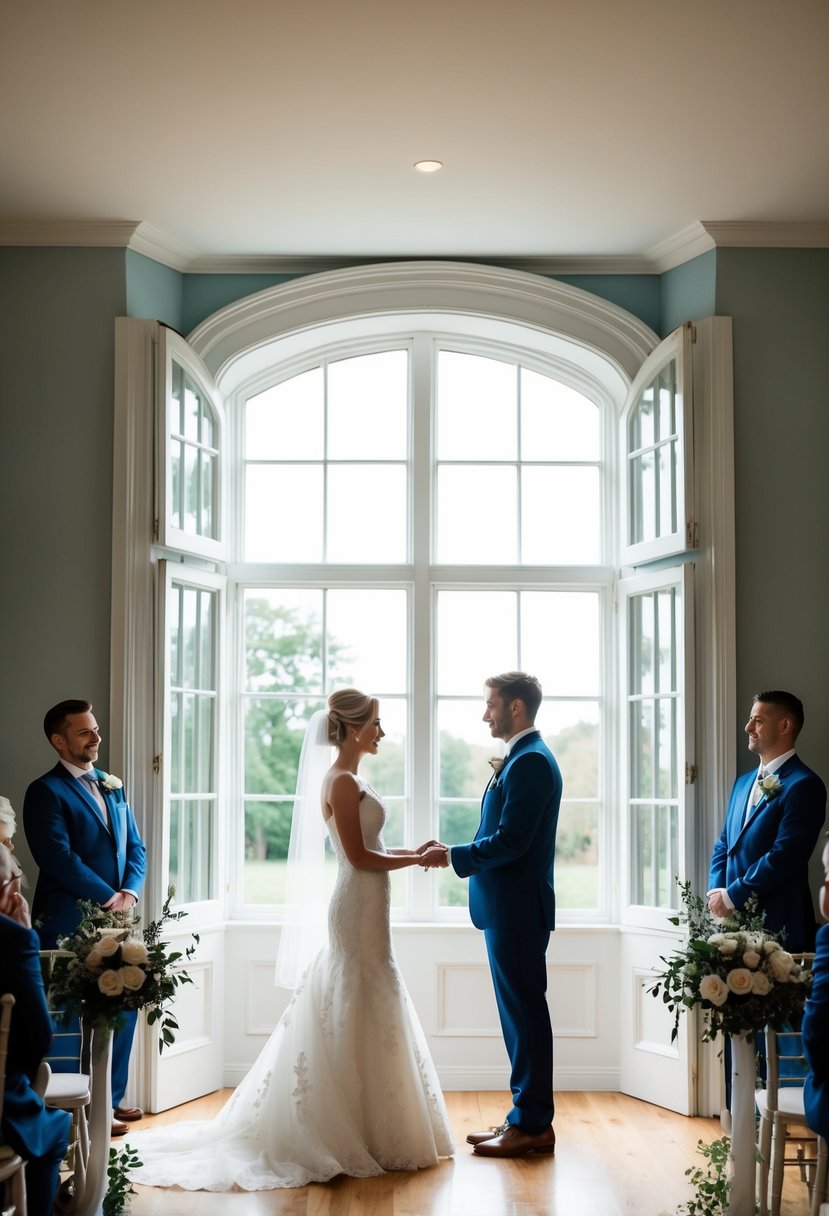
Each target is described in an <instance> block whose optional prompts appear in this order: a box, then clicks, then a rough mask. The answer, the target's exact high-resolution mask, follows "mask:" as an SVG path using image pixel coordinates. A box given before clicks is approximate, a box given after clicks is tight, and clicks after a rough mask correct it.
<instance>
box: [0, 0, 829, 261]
mask: <svg viewBox="0 0 829 1216" xmlns="http://www.w3.org/2000/svg"><path fill="white" fill-rule="evenodd" d="M827 58H829V2H827V0H794V2H791V0H789V2H788V3H787V2H786V0H694V2H693V3H684V4H683V3H679V0H626V2H625V0H512V3H504V2H500V3H495V2H494V0H418V3H401V2H400V0H339V2H338V3H334V0H163V3H162V2H161V0H142V3H141V4H140V5H139V4H128V3H126V2H125V0H72V3H67V2H66V0H36V2H34V3H32V2H30V3H25V0H4V2H3V3H2V6H0V116H2V117H0V243H5V244H39V243H70V242H69V239H68V237H67V238H65V239H64V238H61V236H60V234H61V233H64V234H67V233H71V232H75V233H76V235H77V236H78V239H77V243H79V244H87V243H88V244H92V243H100V244H108V243H109V244H116V243H119V242H121V243H125V244H126V243H132V244H133V246H134V247H139V248H142V247H143V248H144V250H145V251H152V247H153V245H154V247H155V248H157V249H158V250H159V251H160V252H159V254H158V256H159V258H160V260H166V261H167V262H168V263H169V264H170V265H173V264H179V265H181V266H182V267H185V266H191V267H193V268H195V269H207V268H210V267H214V268H224V269H231V268H234V267H238V268H244V267H245V266H250V267H253V266H254V265H260V264H261V265H265V264H266V263H269V264H273V265H274V266H278V265H279V264H280V262H281V263H283V264H285V265H289V264H290V263H291V261H292V260H293V261H303V260H305V261H307V262H309V263H313V262H314V260H315V259H316V260H323V261H324V260H326V259H329V260H330V259H335V260H336V259H340V260H349V259H354V260H366V259H372V258H374V259H376V258H408V257H429V258H445V257H469V258H474V259H477V260H498V259H501V260H509V261H512V262H515V263H520V262H521V261H522V260H523V261H532V260H533V259H536V260H539V259H541V260H543V259H548V260H553V261H554V260H555V259H559V261H561V263H562V265H564V266H566V265H567V264H568V263H569V264H572V265H573V266H575V265H576V264H577V263H578V262H579V260H580V259H581V260H582V261H584V264H585V266H586V267H589V266H590V265H596V266H599V265H600V264H604V265H606V266H608V267H612V266H614V265H616V266H617V267H618V268H623V267H624V266H625V265H630V266H634V265H636V264H637V263H636V260H637V259H640V260H641V259H643V258H645V259H650V260H651V262H653V261H654V259H656V261H657V262H658V260H659V256H660V254H661V255H663V256H664V255H665V254H666V251H669V250H671V249H672V248H674V247H676V248H679V247H681V246H683V244H687V243H688V242H689V241H690V242H691V244H693V241H694V240H698V239H699V238H700V236H701V235H703V234H704V235H705V237H706V239H707V240H708V241H709V244H714V243H737V244H739V243H767V244H769V243H772V244H773V243H778V244H805V245H809V244H812V245H814V244H824V245H825V244H829V134H828V133H829V83H827V82H829V70H827ZM423 158H433V159H438V160H441V161H443V162H444V168H443V169H442V170H441V172H439V173H436V174H433V175H430V176H426V175H422V174H419V173H417V172H415V171H414V169H413V167H412V166H413V162H415V161H417V160H420V159H423ZM139 225H140V227H138V226H139ZM107 233H109V234H110V237H111V238H112V239H105V238H106V234H107ZM136 233H137V234H138V237H143V241H144V245H143V246H142V245H141V243H140V241H137V240H136V239H134V238H135V235H136ZM729 233H730V234H731V236H732V237H733V238H734V239H732V240H728V239H727V237H728V234H729ZM38 234H40V237H39V236H38ZM84 234H86V235H85V236H84ZM101 234H103V236H102V235H101ZM124 234H126V235H124ZM798 234H799V235H798ZM116 236H117V239H116ZM41 237H42V239H41ZM122 237H123V241H122ZM679 260H682V259H681V258H680V259H679Z"/></svg>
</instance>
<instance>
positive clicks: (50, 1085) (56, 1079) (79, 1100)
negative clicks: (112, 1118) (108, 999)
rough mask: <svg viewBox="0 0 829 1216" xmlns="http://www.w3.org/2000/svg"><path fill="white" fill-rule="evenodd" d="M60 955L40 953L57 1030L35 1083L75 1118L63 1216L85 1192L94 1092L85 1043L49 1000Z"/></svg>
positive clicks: (53, 1104) (62, 1190)
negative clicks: (56, 1066) (63, 1065)
mask: <svg viewBox="0 0 829 1216" xmlns="http://www.w3.org/2000/svg"><path fill="white" fill-rule="evenodd" d="M61 953H62V952H61V951H60V950H41V952H40V960H41V969H42V971H43V983H44V987H45V988H46V998H47V1002H48V1003H49V1013H50V1014H51V1016H52V1021H53V1024H54V1027H55V1029H54V1039H53V1042H52V1049H51V1051H50V1053H49V1056H48V1057H47V1058H46V1059H45V1060H44V1061H43V1063H42V1064H41V1066H40V1070H39V1072H38V1075H37V1078H36V1080H35V1089H36V1090H37V1091H38V1093H39V1094H40V1095H41V1097H42V1098H43V1101H44V1102H45V1103H46V1105H47V1106H51V1107H54V1108H55V1109H57V1110H66V1111H69V1113H70V1114H71V1116H72V1131H71V1135H70V1138H69V1150H68V1153H67V1159H68V1162H69V1171H70V1174H69V1178H68V1179H64V1181H63V1182H62V1183H61V1187H60V1192H59V1198H60V1204H61V1208H62V1210H63V1211H64V1212H74V1211H76V1210H77V1208H78V1205H79V1203H80V1200H81V1196H82V1195H83V1194H84V1191H85V1189H86V1176H87V1171H88V1168H89V1152H90V1137H89V1118H88V1115H89V1104H90V1102H91V1100H92V1092H91V1088H90V1084H89V1071H88V1068H87V1071H83V1067H84V1065H83V1062H82V1057H83V1055H84V1052H83V1041H82V1040H81V1042H80V1046H79V1040H78V1032H77V1031H75V1030H72V1031H68V1030H66V1029H65V1028H63V1027H62V1026H61V1024H60V1020H59V1014H58V1013H57V1011H56V1010H55V1009H54V1008H53V1005H52V1002H51V999H50V997H49V983H50V980H51V975H52V966H53V964H54V961H55V959H56V958H57V957H58V956H59V955H60V954H61ZM50 1060H54V1061H55V1062H57V1061H58V1060H61V1061H63V1062H67V1061H68V1062H70V1063H73V1064H76V1065H77V1071H75V1072H53V1071H52V1069H51V1066H50V1064H49V1061H50Z"/></svg>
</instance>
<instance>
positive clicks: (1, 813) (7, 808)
mask: <svg viewBox="0 0 829 1216" xmlns="http://www.w3.org/2000/svg"><path fill="white" fill-rule="evenodd" d="M16 831H17V820H16V819H15V815H14V807H13V806H12V804H11V803H10V802H9V800H8V798H3V797H2V796H0V844H4V845H5V846H6V848H7V849H10V850H11V852H12V853H13V852H14V842H13V841H12V836H14V834H15V832H16Z"/></svg>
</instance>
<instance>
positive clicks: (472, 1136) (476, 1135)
mask: <svg viewBox="0 0 829 1216" xmlns="http://www.w3.org/2000/svg"><path fill="white" fill-rule="evenodd" d="M508 1127H509V1124H508V1123H502V1124H501V1125H500V1127H491V1128H490V1129H489V1131H488V1132H470V1133H469V1135H468V1136H467V1137H466V1143H467V1144H483V1142H484V1140H494V1139H495V1137H496V1136H500V1135H502V1133H503V1132H505V1131H506V1130H507V1128H508Z"/></svg>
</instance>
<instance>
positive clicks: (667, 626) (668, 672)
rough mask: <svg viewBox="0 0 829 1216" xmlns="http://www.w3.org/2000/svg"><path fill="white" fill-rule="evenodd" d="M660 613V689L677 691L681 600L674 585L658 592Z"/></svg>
mask: <svg viewBox="0 0 829 1216" xmlns="http://www.w3.org/2000/svg"><path fill="white" fill-rule="evenodd" d="M655 598H656V602H657V611H658V614H659V691H660V692H677V691H678V689H679V684H678V675H677V643H678V636H679V628H680V622H679V610H680V601H679V596H678V595H677V593H676V589H675V588H673V587H670V588H666V589H665V590H664V591H658V592H657V593H656V597H655Z"/></svg>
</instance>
